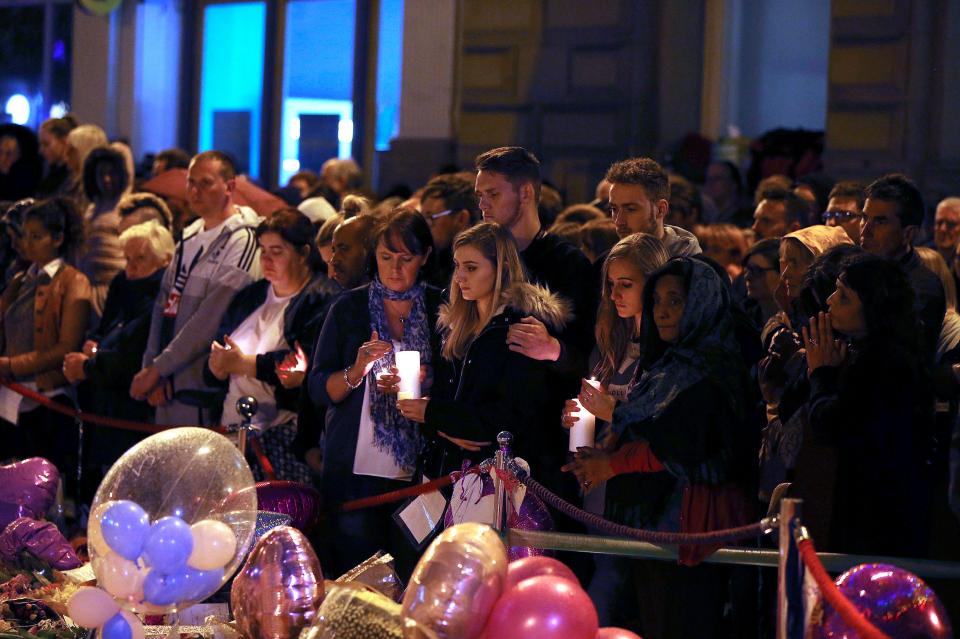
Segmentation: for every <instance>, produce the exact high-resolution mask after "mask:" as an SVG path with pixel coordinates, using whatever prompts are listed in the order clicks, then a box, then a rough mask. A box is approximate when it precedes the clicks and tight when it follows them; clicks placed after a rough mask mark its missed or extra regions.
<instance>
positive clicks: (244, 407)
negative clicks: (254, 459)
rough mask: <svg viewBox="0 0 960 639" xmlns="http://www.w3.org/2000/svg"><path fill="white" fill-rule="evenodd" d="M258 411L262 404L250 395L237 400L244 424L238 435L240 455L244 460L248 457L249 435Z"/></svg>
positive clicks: (241, 425)
mask: <svg viewBox="0 0 960 639" xmlns="http://www.w3.org/2000/svg"><path fill="white" fill-rule="evenodd" d="M258 410H260V404H259V403H257V400H256V399H255V398H253V397H250V396H249V395H246V396H244V397H241V398H240V399H238V400H237V412H238V413H240V416H241V417H243V423H242V424H240V432H239V433H237V448H239V449H240V454H241V455H243V456H244V458H246V456H247V434H248V433H249V432H250V431H251V430H252V429H253V427H252V426H251V424H250V422H251V421H252V420H253V416H254V415H256V414H257V411H258Z"/></svg>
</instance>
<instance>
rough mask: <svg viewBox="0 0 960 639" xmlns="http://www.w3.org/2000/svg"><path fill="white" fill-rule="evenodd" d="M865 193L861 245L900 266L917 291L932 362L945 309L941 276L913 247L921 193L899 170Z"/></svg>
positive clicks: (920, 220)
mask: <svg viewBox="0 0 960 639" xmlns="http://www.w3.org/2000/svg"><path fill="white" fill-rule="evenodd" d="M864 195H865V196H866V200H865V202H864V205H863V221H862V224H861V227H860V246H861V247H863V250H865V251H867V252H868V253H871V254H873V255H876V256H878V257H883V258H887V259H891V260H896V261H897V262H899V263H900V266H902V267H903V270H904V272H905V273H906V274H907V278H908V279H909V280H910V285H911V286H912V287H913V292H914V293H915V294H916V298H915V307H916V309H917V316H918V317H919V318H920V321H921V322H922V323H923V337H924V345H925V346H926V354H927V356H928V357H929V358H930V361H931V362H932V361H933V357H934V353H936V349H937V340H938V338H939V336H940V327H941V326H942V325H943V316H944V314H945V313H946V310H947V309H946V300H945V297H944V292H943V285H942V284H940V279H939V278H938V277H937V276H936V275H934V274H933V272H932V271H930V270H929V269H927V268H926V267H925V266H924V265H923V261H922V260H921V259H920V256H919V255H917V252H916V250H914V248H913V238H914V237H915V236H916V234H917V231H919V229H920V225H921V224H923V214H924V205H923V196H922V195H921V194H920V189H918V188H917V186H916V184H914V183H913V181H911V180H910V179H909V178H908V177H907V176H905V175H902V174H899V173H891V174H889V175H884V176H883V177H881V178H878V179H876V180H874V181H873V183H871V184H870V186H868V187H867V189H866V191H865V193H864Z"/></svg>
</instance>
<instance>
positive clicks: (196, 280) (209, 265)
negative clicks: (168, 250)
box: [143, 206, 262, 391]
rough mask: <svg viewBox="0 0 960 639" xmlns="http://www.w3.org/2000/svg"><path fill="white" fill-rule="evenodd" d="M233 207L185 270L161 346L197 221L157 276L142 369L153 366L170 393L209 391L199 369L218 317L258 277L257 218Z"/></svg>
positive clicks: (200, 223)
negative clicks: (168, 331)
mask: <svg viewBox="0 0 960 639" xmlns="http://www.w3.org/2000/svg"><path fill="white" fill-rule="evenodd" d="M235 208H236V211H237V213H238V215H233V216H231V217H229V218H227V220H226V221H225V222H224V223H223V224H222V225H221V228H220V234H219V235H218V236H217V237H216V239H215V240H213V242H211V243H210V246H208V247H206V248H205V249H204V251H203V253H202V254H201V255H200V257H199V258H198V259H197V261H196V264H195V265H194V267H193V269H192V270H191V271H190V275H189V276H188V278H187V281H186V284H185V285H184V288H183V295H182V297H181V298H180V302H179V309H178V311H177V315H176V317H175V318H174V319H173V322H174V324H173V331H172V335H171V336H170V339H169V341H167V343H163V342H164V341H165V340H163V339H162V333H163V321H164V314H163V311H164V305H165V303H166V301H167V298H168V296H169V295H170V291H171V290H172V289H173V283H174V279H175V278H176V274H177V264H178V263H179V261H180V260H179V258H180V256H181V254H182V251H183V245H184V243H185V242H190V241H191V239H192V238H193V237H194V236H195V235H196V234H197V233H199V232H200V231H201V230H203V220H197V221H196V222H194V223H193V224H191V225H190V226H188V227H187V228H185V229H183V239H182V240H181V241H180V243H179V244H177V249H176V251H175V252H174V256H173V261H171V262H170V265H169V266H168V267H167V270H166V272H165V273H164V275H163V282H162V283H161V285H160V293H159V295H157V301H156V303H155V304H154V307H153V317H152V318H151V322H150V338H149V340H148V341H147V350H146V351H145V352H144V354H143V365H144V366H149V365H151V364H153V366H155V367H156V369H157V372H158V373H160V375H161V377H171V378H172V379H173V388H174V391H183V390H199V391H207V390H211V391H212V390H214V389H210V388H208V387H207V385H206V384H205V383H204V381H203V365H204V361H205V357H206V355H207V354H208V353H209V352H210V343H211V342H212V341H213V340H214V338H216V337H218V336H217V335H215V333H216V332H217V328H219V326H220V318H221V317H222V316H223V314H224V313H225V312H226V310H227V307H228V306H229V305H230V301H231V300H233V296H234V295H236V294H237V292H238V291H240V289H242V288H244V287H245V286H247V285H248V284H250V283H252V282H253V281H255V280H258V279H260V276H261V272H260V259H259V254H260V250H259V248H258V247H257V241H256V238H255V237H254V231H255V229H256V228H257V225H259V224H260V222H261V221H262V218H260V217H259V216H258V215H257V214H256V213H255V212H254V211H253V209H250V208H247V207H244V206H237V207H235Z"/></svg>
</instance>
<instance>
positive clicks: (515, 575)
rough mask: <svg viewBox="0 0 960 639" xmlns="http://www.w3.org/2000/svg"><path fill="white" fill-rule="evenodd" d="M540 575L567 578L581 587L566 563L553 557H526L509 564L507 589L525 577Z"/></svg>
mask: <svg viewBox="0 0 960 639" xmlns="http://www.w3.org/2000/svg"><path fill="white" fill-rule="evenodd" d="M540 575H553V576H555V577H560V578H562V579H567V580H569V581H571V582H573V583H575V584H576V585H577V587H580V581H579V580H578V579H577V576H576V575H575V574H573V571H572V570H570V569H569V568H568V567H567V565H566V564H564V563H563V562H561V561H557V560H556V559H553V558H552V557H543V556H535V557H524V558H523V559H517V560H516V561H511V562H510V565H509V566H507V584H506V587H505V588H506V590H509V589H511V588H513V587H514V586H516V585H517V584H519V583H520V582H521V581H524V580H525V579H529V578H531V577H539V576H540Z"/></svg>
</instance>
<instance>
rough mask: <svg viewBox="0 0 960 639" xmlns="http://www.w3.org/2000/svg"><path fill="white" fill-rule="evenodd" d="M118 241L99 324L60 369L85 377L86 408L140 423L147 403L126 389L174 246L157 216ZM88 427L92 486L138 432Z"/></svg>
mask: <svg viewBox="0 0 960 639" xmlns="http://www.w3.org/2000/svg"><path fill="white" fill-rule="evenodd" d="M120 244H121V245H122V246H123V254H124V256H125V257H126V261H127V263H126V267H125V268H124V270H122V271H120V272H119V273H118V274H117V275H116V277H114V279H113V281H112V282H111V283H110V288H109V291H108V293H107V298H106V303H105V304H104V309H103V316H102V317H101V318H100V324H99V325H98V326H97V328H96V330H95V331H93V332H92V333H91V334H90V335H89V336H88V339H87V341H86V342H85V343H84V345H83V352H80V353H68V354H67V355H66V357H65V358H64V361H63V372H64V375H65V376H66V378H67V380H68V381H69V382H70V383H72V384H78V383H80V382H83V383H82V384H81V385H80V389H79V390H80V393H79V395H80V404H81V407H82V408H83V409H84V410H86V411H89V412H91V413H96V414H100V415H108V416H112V417H120V418H123V419H128V420H133V421H140V422H142V421H147V420H149V419H150V416H151V415H150V407H149V406H148V405H147V403H146V402H140V401H135V400H133V399H131V398H130V395H129V393H128V392H127V391H128V389H129V388H130V382H131V381H132V380H133V376H134V375H135V374H136V373H137V371H139V370H140V360H141V358H142V357H143V351H144V349H145V348H146V345H147V337H148V336H149V333H150V315H151V312H152V310H153V303H154V300H155V299H156V297H157V293H158V292H159V290H160V280H161V278H162V277H163V272H164V269H165V268H166V266H167V264H169V263H170V260H171V258H172V257H173V248H174V245H173V237H171V235H170V231H168V230H167V229H166V228H165V227H164V226H163V225H161V224H160V223H158V222H157V221H155V220H151V221H149V222H144V223H142V224H137V225H134V226H131V227H130V228H128V229H127V230H126V231H124V232H123V233H122V234H121V235H120ZM92 430H93V432H92V433H91V436H92V437H93V438H94V439H96V440H98V441H97V443H96V445H90V446H88V447H87V450H89V451H91V453H92V454H93V455H95V456H96V457H97V459H93V460H91V461H92V462H94V465H95V466H96V468H91V469H90V470H91V471H95V472H96V473H97V476H91V477H89V480H90V481H91V482H94V483H93V486H94V487H95V486H96V485H97V484H96V482H98V481H99V477H100V475H99V473H100V466H102V465H103V464H106V467H107V468H109V464H110V463H112V461H114V460H115V459H116V457H117V456H118V455H120V454H122V453H123V452H124V451H125V450H126V448H127V447H129V446H130V445H132V444H133V443H135V442H136V441H137V439H138V437H136V436H135V437H133V438H131V437H129V436H128V437H124V435H136V434H134V433H126V432H122V431H116V430H111V431H109V432H101V431H100V430H99V427H98V429H92ZM118 448H119V449H118ZM98 449H103V454H100V453H99V452H96V451H97V450H98ZM111 457H112V458H111Z"/></svg>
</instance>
